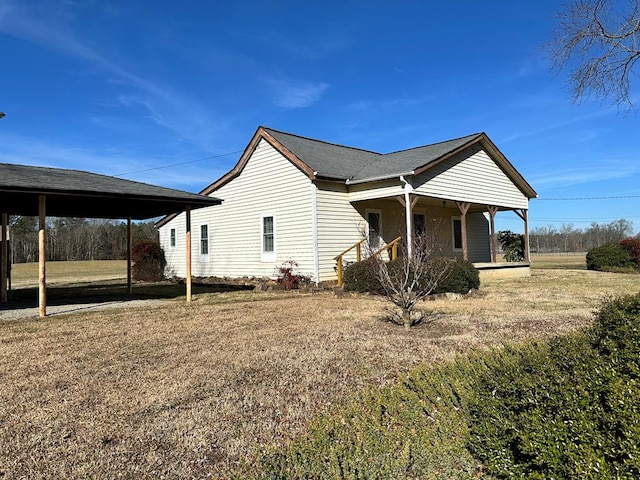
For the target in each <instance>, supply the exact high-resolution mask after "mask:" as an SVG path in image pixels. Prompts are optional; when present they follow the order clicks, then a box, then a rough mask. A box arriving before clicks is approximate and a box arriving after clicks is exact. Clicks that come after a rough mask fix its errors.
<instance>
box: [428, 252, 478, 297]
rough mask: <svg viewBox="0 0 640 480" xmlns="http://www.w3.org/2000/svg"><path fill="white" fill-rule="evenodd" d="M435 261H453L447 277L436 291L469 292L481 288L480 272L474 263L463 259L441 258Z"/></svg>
mask: <svg viewBox="0 0 640 480" xmlns="http://www.w3.org/2000/svg"><path fill="white" fill-rule="evenodd" d="M433 261H434V262H443V261H444V262H452V263H453V268H452V270H451V272H450V273H449V275H448V276H447V278H446V279H445V280H444V281H443V282H441V283H440V284H439V285H438V288H436V290H435V292H434V293H447V292H451V293H462V294H465V293H469V290H472V289H477V288H480V272H479V271H478V269H477V268H476V267H474V266H473V263H471V262H469V261H467V260H461V259H445V258H439V259H435V260H433Z"/></svg>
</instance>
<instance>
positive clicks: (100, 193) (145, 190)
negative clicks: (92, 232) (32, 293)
mask: <svg viewBox="0 0 640 480" xmlns="http://www.w3.org/2000/svg"><path fill="white" fill-rule="evenodd" d="M220 203H222V200H220V199H218V198H213V197H207V196H205V195H200V194H195V193H189V192H184V191H181V190H174V189H171V188H165V187H159V186H155V185H149V184H146V183H141V182H134V181H131V180H124V179H121V178H115V177H110V176H107V175H99V174H96V173H91V172H86V171H80V170H67V169H60V168H47V167H32V166H27V165H14V164H6V163H0V215H1V217H2V236H1V237H0V238H1V239H2V252H1V260H2V269H1V272H0V294H1V295H0V301H2V302H7V298H8V297H7V278H8V262H9V258H8V244H7V233H8V217H9V215H24V216H34V217H38V219H39V221H38V251H39V255H38V258H39V275H38V310H39V315H40V316H41V317H44V316H46V314H47V310H46V308H47V300H46V298H47V297H46V242H45V234H46V232H45V220H46V217H47V216H51V217H79V218H104V219H121V220H124V219H126V220H127V287H128V291H129V292H130V293H131V222H132V221H133V220H145V219H149V218H154V217H159V216H165V215H170V214H173V213H181V212H183V211H184V212H185V213H186V229H185V230H186V231H185V236H186V240H185V243H186V245H187V252H186V262H187V275H186V282H185V283H186V297H187V301H191V210H194V209H197V208H204V207H209V206H212V205H220Z"/></svg>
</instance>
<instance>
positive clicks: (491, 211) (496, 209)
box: [487, 205, 498, 263]
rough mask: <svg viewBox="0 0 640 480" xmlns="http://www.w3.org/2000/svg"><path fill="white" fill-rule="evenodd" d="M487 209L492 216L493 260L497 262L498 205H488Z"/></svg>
mask: <svg viewBox="0 0 640 480" xmlns="http://www.w3.org/2000/svg"><path fill="white" fill-rule="evenodd" d="M487 210H488V211H489V218H490V221H491V223H490V229H489V231H490V235H491V261H492V262H493V263H496V262H497V261H498V243H497V242H496V223H495V218H496V213H497V212H498V207H492V206H489V205H487Z"/></svg>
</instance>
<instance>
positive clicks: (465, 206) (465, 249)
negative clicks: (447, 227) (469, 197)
mask: <svg viewBox="0 0 640 480" xmlns="http://www.w3.org/2000/svg"><path fill="white" fill-rule="evenodd" d="M456 204H457V205H458V208H459V209H460V227H461V230H462V232H461V233H462V258H463V260H467V261H468V260H469V245H468V244H467V212H468V211H469V207H470V206H471V204H470V203H466V202H456Z"/></svg>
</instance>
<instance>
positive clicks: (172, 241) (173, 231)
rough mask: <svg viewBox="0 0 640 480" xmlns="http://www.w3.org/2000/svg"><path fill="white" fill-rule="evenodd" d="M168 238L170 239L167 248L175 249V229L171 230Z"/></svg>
mask: <svg viewBox="0 0 640 480" xmlns="http://www.w3.org/2000/svg"><path fill="white" fill-rule="evenodd" d="M170 237H171V238H170V240H169V246H170V247H175V246H176V229H175V228H172V229H171V233H170Z"/></svg>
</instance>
